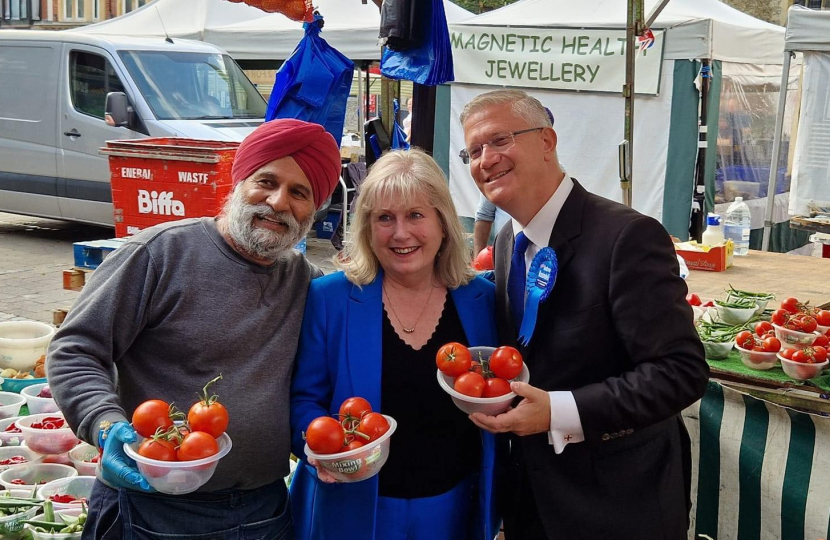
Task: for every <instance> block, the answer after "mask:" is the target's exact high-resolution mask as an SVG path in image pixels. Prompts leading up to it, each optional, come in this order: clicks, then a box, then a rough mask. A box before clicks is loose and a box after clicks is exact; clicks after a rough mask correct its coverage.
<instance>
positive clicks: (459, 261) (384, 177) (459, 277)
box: [334, 149, 475, 289]
mask: <svg viewBox="0 0 830 540" xmlns="http://www.w3.org/2000/svg"><path fill="white" fill-rule="evenodd" d="M418 197H424V198H425V199H426V201H427V203H428V204H429V205H430V206H432V207H433V208H435V209H436V210H437V211H438V217H439V219H440V221H441V228H442V229H443V232H444V239H443V242H442V243H441V247H440V248H439V249H438V254H437V255H436V257H435V276H436V278H437V279H438V280H439V281H440V282H441V283H442V284H443V285H444V286H446V287H447V288H449V289H455V288H456V287H459V286H461V285H465V284H467V283H468V282H469V281H470V280H471V279H472V278H473V276H474V275H475V274H474V272H473V271H472V269H471V268H470V250H469V249H468V248H467V244H466V242H465V240H464V231H463V229H462V228H461V223H460V221H459V219H458V214H457V213H456V211H455V205H454V204H453V202H452V196H451V195H450V190H449V187H448V186H447V179H446V177H445V176H444V173H443V172H442V171H441V168H440V167H438V164H437V163H435V160H433V159H432V158H431V157H430V156H429V155H427V154H426V153H425V152H424V151H423V150H418V149H412V150H395V151H391V152H388V153H386V154H384V155H383V156H382V157H381V158H380V159H379V160H377V162H376V163H375V164H374V165H373V166H372V168H371V170H370V171H369V175H368V176H367V177H366V180H364V181H363V184H362V185H361V186H360V196H359V197H358V198H357V205H356V206H357V208H356V210H355V216H354V221H352V223H351V226H350V231H351V242H349V243H347V245H346V247H345V249H344V250H343V252H342V253H340V254H339V255H338V256H336V257H335V259H334V263H335V265H336V266H337V267H338V268H340V269H342V270H343V271H344V272H345V273H346V277H347V278H348V279H349V281H351V282H352V283H355V284H357V285H367V284H369V283H371V282H372V281H374V280H375V278H376V277H377V275H378V271H379V269H380V262H379V261H378V258H377V255H376V254H375V252H374V251H373V250H372V212H373V211H374V210H375V209H377V207H378V205H379V204H380V202H381V201H382V200H394V201H399V202H401V203H403V204H404V205H407V206H408V205H411V204H412V203H413V202H414V201H415V199H417V198H418Z"/></svg>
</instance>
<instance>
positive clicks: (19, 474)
mask: <svg viewBox="0 0 830 540" xmlns="http://www.w3.org/2000/svg"><path fill="white" fill-rule="evenodd" d="M69 476H78V471H76V470H75V469H74V468H72V467H70V466H69V465H59V464H57V463H27V464H25V465H16V466H14V467H10V468H8V469H6V470H5V471H3V472H1V473H0V484H2V485H3V486H4V487H5V488H6V489H28V490H30V491H33V490H34V489H35V488H36V487H40V486H41V485H44V484H47V483H49V482H51V481H52V480H57V479H58V478H66V477H69ZM17 479H19V480H23V482H24V483H23V484H18V483H15V484H13V483H12V480H17Z"/></svg>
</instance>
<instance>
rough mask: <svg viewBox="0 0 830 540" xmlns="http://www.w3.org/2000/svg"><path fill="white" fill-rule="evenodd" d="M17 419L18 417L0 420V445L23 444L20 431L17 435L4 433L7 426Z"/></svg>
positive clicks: (9, 432)
mask: <svg viewBox="0 0 830 540" xmlns="http://www.w3.org/2000/svg"><path fill="white" fill-rule="evenodd" d="M19 418H20V417H19V416H12V417H11V418H5V419H3V420H0V443H2V445H3V446H20V445H21V444H23V432H22V431H18V432H17V433H14V432H11V431H6V430H7V429H9V426H10V425H12V424H14V423H15V422H16V421H17V420H18V419H19ZM18 429H20V428H18Z"/></svg>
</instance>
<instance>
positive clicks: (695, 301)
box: [686, 292, 703, 306]
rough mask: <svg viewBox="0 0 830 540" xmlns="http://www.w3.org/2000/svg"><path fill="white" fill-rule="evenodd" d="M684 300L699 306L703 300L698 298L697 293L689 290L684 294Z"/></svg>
mask: <svg viewBox="0 0 830 540" xmlns="http://www.w3.org/2000/svg"><path fill="white" fill-rule="evenodd" d="M686 301H687V302H688V303H689V305H690V306H699V305H700V304H702V303H703V302H702V301H701V300H700V296H698V295H697V293H693V292H690V293H689V294H687V295H686Z"/></svg>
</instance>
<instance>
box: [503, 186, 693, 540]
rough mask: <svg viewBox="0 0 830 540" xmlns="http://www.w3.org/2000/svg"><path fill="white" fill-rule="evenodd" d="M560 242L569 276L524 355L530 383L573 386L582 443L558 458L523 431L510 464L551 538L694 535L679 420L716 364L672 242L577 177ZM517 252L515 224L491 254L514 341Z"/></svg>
mask: <svg viewBox="0 0 830 540" xmlns="http://www.w3.org/2000/svg"><path fill="white" fill-rule="evenodd" d="M549 245H550V247H552V248H553V249H554V250H555V251H556V254H557V258H558V262H559V273H558V277H557V279H556V283H555V285H554V287H553V291H552V292H551V295H550V297H549V298H548V299H547V300H546V301H545V302H544V303H543V304H542V306H540V309H539V318H538V320H537V325H536V330H535V333H534V335H533V339H532V340H531V342H530V344H529V346H528V347H526V348H523V350H522V352H523V354H524V356H525V359H526V361H527V364H528V369H529V370H530V383H531V384H532V385H534V386H536V387H539V388H542V389H544V390H547V391H552V390H570V391H572V392H573V395H574V398H575V400H576V405H577V408H578V410H579V416H580V420H581V422H582V427H583V430H584V433H585V441H584V442H581V443H576V444H570V445H568V446H566V447H565V450H564V451H563V453H562V454H559V455H557V454H555V453H554V450H553V447H552V446H551V445H549V444H548V440H547V435H546V434H545V433H542V434H537V435H533V436H529V437H515V438H514V440H513V445H512V450H511V456H512V464H513V466H514V467H524V468H525V470H526V472H527V477H528V478H529V482H530V486H531V487H532V492H533V496H534V498H535V500H536V503H537V506H538V509H539V514H540V517H541V519H542V522H543V524H544V527H545V530H546V533H547V535H548V537H549V538H550V539H559V538H567V539H569V540H573V539H576V538H586V539H591V540H596V539H603V538H613V539H615V540H621V539H625V540H648V539H657V538H660V539H663V538H666V539H680V538H685V537H686V530H687V528H688V513H689V488H690V475H691V471H690V459H689V436H688V433H687V432H686V429H685V427H684V426H683V423H682V420H681V419H680V416H679V413H680V411H681V410H683V409H684V408H685V407H687V406H689V405H691V404H692V403H694V402H695V401H696V400H697V399H699V398H700V397H701V396H702V395H703V393H704V391H705V388H706V383H707V380H708V377H709V368H708V365H707V364H706V361H705V359H704V354H703V347H702V345H701V343H700V340H699V338H698V336H697V334H696V332H695V329H694V326H693V322H692V310H691V308H690V307H689V305H688V303H687V302H686V300H685V295H686V293H687V287H686V284H685V282H684V281H683V280H682V279H681V278H680V277H679V270H678V264H677V259H676V256H675V252H674V249H673V246H672V243H671V240H670V238H669V235H668V234H667V233H666V231H665V229H664V228H663V226H662V225H661V224H660V223H659V222H657V221H656V220H654V219H652V218H650V217H647V216H644V215H642V214H640V213H638V212H636V211H635V210H632V209H630V208H627V207H625V206H623V205H621V204H618V203H615V202H612V201H609V200H607V199H604V198H602V197H599V196H597V195H593V194H591V193H589V192H587V191H586V190H585V189H584V188H583V187H582V186H581V185H579V183H577V182H576V181H575V185H574V188H573V191H572V192H571V193H570V195H569V196H568V199H567V200H566V201H565V204H564V206H563V208H562V210H561V213H560V214H559V217H558V218H557V220H556V225H555V226H554V229H553V233H552V235H551V238H550V243H549ZM512 250H513V230H512V227H511V226H510V224H508V225H507V226H505V227H504V228H503V229H502V231H501V232H500V233H499V235H498V237H497V239H496V243H495V249H494V252H495V255H496V302H497V314H498V324H499V329H500V333H501V338H502V342H503V343H512V342H515V340H516V335H517V334H516V330H515V326H514V324H513V322H512V318H511V316H510V307H509V303H508V298H507V288H506V284H507V276H508V274H509V272H510V259H511V254H512ZM552 414H554V415H555V414H556V412H555V411H552ZM518 470H520V469H516V470H514V471H513V472H514V473H516V472H517V471H518ZM513 477H514V478H519V476H517V474H513ZM508 500H509V499H508ZM511 504H512V502H511ZM511 504H508V505H507V507H506V508H505V511H506V512H510V511H511V510H510V506H511ZM518 504H522V503H521V502H519V503H518ZM507 522H508V517H507V515H506V517H505V523H507ZM507 532H508V533H509V530H508V531H507ZM508 538H509V536H508Z"/></svg>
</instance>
